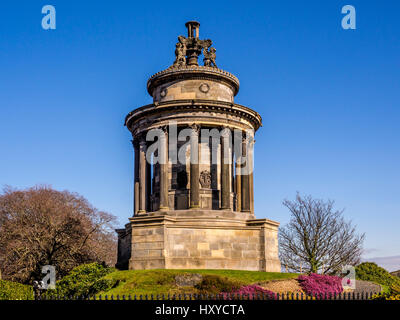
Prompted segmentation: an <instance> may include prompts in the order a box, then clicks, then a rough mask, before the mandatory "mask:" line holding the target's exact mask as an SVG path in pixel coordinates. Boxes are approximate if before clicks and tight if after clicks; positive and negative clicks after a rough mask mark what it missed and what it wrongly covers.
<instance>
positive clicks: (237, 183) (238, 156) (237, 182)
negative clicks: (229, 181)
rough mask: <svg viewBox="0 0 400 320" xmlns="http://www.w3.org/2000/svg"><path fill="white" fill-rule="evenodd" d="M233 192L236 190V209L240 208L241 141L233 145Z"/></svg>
mask: <svg viewBox="0 0 400 320" xmlns="http://www.w3.org/2000/svg"><path fill="white" fill-rule="evenodd" d="M235 151H236V152H235V159H236V162H235V170H236V174H235V192H236V211H241V210H242V176H241V172H240V168H241V161H242V143H241V142H240V144H239V146H235Z"/></svg>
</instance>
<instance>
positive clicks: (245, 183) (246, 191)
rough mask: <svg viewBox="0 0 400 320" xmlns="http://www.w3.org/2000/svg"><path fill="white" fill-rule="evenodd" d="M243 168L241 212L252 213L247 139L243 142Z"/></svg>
mask: <svg viewBox="0 0 400 320" xmlns="http://www.w3.org/2000/svg"><path fill="white" fill-rule="evenodd" d="M242 152H243V153H242V154H243V160H242V166H241V170H240V171H241V172H240V173H241V177H242V181H241V187H242V203H241V211H242V212H250V211H251V210H250V184H249V182H250V179H249V173H250V168H249V159H248V139H246V138H245V137H244V138H243V140H242Z"/></svg>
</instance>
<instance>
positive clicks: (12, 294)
mask: <svg viewBox="0 0 400 320" xmlns="http://www.w3.org/2000/svg"><path fill="white" fill-rule="evenodd" d="M33 298H34V296H33V289H32V287H31V286H27V285H24V284H20V283H17V282H12V281H6V280H0V300H33Z"/></svg>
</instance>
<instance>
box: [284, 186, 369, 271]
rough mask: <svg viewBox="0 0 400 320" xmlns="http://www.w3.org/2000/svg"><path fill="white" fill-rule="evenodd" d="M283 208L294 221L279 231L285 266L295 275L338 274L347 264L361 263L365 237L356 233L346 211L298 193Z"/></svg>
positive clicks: (286, 201)
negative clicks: (297, 273)
mask: <svg viewBox="0 0 400 320" xmlns="http://www.w3.org/2000/svg"><path fill="white" fill-rule="evenodd" d="M283 205H284V206H286V207H287V208H288V209H289V210H290V212H291V220H290V222H289V223H288V224H287V225H286V226H284V227H283V228H281V229H280V231H279V251H280V252H279V256H280V259H281V263H282V265H283V266H285V267H286V268H288V269H289V270H291V271H294V272H307V273H317V272H321V273H325V274H337V273H340V271H341V269H342V267H343V266H344V265H356V264H357V263H358V262H359V261H360V256H361V253H362V245H363V241H364V234H361V235H358V234H356V230H355V227H353V226H352V224H351V222H350V221H349V222H347V221H345V220H344V218H343V215H342V214H343V210H342V211H335V210H334V209H333V205H334V202H333V201H330V200H329V201H327V202H324V201H323V200H318V199H313V198H312V197H311V196H305V197H301V196H300V195H299V194H297V196H296V200H295V201H288V200H285V201H284V202H283Z"/></svg>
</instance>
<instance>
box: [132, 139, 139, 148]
mask: <svg viewBox="0 0 400 320" xmlns="http://www.w3.org/2000/svg"><path fill="white" fill-rule="evenodd" d="M131 142H132V146H133V148H135V149H137V148H139V141H138V140H137V139H132V140H131Z"/></svg>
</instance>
